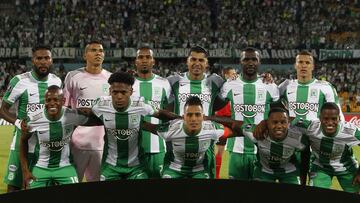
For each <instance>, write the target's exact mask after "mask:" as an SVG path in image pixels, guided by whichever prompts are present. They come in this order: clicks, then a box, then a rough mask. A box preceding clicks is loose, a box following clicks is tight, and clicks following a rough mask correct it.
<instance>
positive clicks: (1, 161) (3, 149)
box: [0, 126, 360, 194]
mask: <svg viewBox="0 0 360 203" xmlns="http://www.w3.org/2000/svg"><path fill="white" fill-rule="evenodd" d="M12 132H13V127H12V126H0V139H1V142H0V194H3V193H5V192H6V185H5V184H4V182H3V179H4V175H5V169H6V167H7V159H8V154H9V150H10V144H11V139H12ZM354 151H355V156H356V157H358V158H359V159H360V147H356V148H355V150H354ZM227 162H228V153H227V152H225V153H224V157H223V162H222V167H221V171H220V177H221V178H227ZM332 188H333V189H336V190H341V188H340V186H339V183H338V182H337V180H334V181H333V185H332Z"/></svg>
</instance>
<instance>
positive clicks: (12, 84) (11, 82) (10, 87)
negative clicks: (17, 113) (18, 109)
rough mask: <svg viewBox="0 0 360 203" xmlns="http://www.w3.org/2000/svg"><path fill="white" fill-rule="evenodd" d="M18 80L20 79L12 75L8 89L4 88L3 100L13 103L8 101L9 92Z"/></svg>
mask: <svg viewBox="0 0 360 203" xmlns="http://www.w3.org/2000/svg"><path fill="white" fill-rule="evenodd" d="M19 81H20V79H19V78H18V77H14V78H13V79H11V80H10V83H9V86H8V89H7V90H6V92H5V94H4V97H3V101H6V102H7V103H8V104H13V102H11V101H9V100H8V98H9V95H10V94H11V91H12V89H13V87H15V86H16V84H17V83H18V82H19Z"/></svg>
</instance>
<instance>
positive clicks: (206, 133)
mask: <svg viewBox="0 0 360 203" xmlns="http://www.w3.org/2000/svg"><path fill="white" fill-rule="evenodd" d="M157 131H158V135H159V136H161V137H162V138H164V139H165V141H166V142H171V145H172V150H173V151H172V153H173V156H172V157H173V159H172V160H171V162H170V168H171V169H173V170H176V171H181V172H187V173H191V172H198V171H202V170H205V168H208V167H206V164H208V160H206V158H205V157H206V156H205V154H206V151H207V150H208V149H209V147H211V146H212V145H213V143H214V142H215V141H217V140H218V139H219V137H221V136H222V135H223V134H224V127H223V125H221V124H217V123H215V122H211V121H203V123H202V129H201V131H200V132H199V133H198V134H197V135H188V134H186V133H185V131H184V121H183V120H182V119H181V120H179V119H177V120H173V121H170V122H168V123H164V124H160V125H159V126H158V129H157Z"/></svg>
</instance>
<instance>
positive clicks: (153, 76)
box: [136, 73, 155, 81]
mask: <svg viewBox="0 0 360 203" xmlns="http://www.w3.org/2000/svg"><path fill="white" fill-rule="evenodd" d="M154 78H155V74H154V73H152V74H151V77H150V78H149V79H145V78H141V77H139V76H136V79H137V80H140V81H150V80H152V79H154Z"/></svg>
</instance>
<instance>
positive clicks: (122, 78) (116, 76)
mask: <svg viewBox="0 0 360 203" xmlns="http://www.w3.org/2000/svg"><path fill="white" fill-rule="evenodd" d="M114 82H118V83H124V84H127V85H130V86H133V85H134V82H135V79H134V76H133V75H131V74H130V73H127V72H122V71H119V72H115V73H113V74H111V75H110V77H109V80H108V83H109V84H110V85H111V84H113V83H114Z"/></svg>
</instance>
